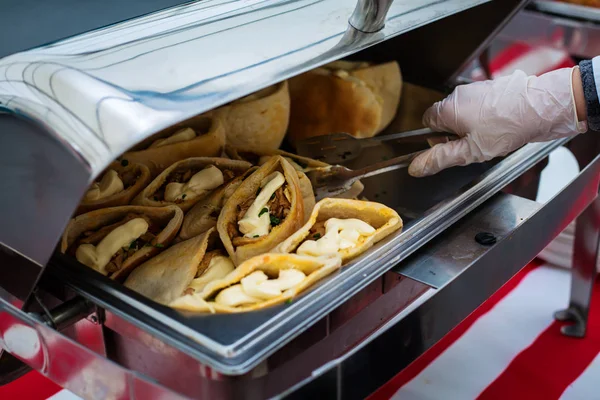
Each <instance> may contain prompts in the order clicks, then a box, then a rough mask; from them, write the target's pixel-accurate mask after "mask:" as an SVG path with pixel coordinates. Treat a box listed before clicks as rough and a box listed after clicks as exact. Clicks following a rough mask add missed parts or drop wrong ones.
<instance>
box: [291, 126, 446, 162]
mask: <svg viewBox="0 0 600 400" xmlns="http://www.w3.org/2000/svg"><path fill="white" fill-rule="evenodd" d="M417 136H421V137H423V138H426V139H429V138H436V137H438V138H439V137H448V136H452V134H451V133H447V132H434V131H432V130H431V129H429V128H423V129H417V130H413V131H407V132H400V133H394V134H391V135H385V136H379V137H373V138H368V139H357V138H355V137H354V136H352V135H350V134H348V133H332V134H330V135H323V136H315V137H311V138H308V139H304V140H301V141H299V142H298V143H296V150H297V153H298V155H301V156H304V157H309V158H312V159H313V160H319V161H323V162H325V163H327V164H331V165H335V164H341V163H344V162H347V161H350V160H353V159H355V158H357V157H358V156H359V155H360V153H361V151H362V150H363V149H365V148H368V147H374V146H379V145H381V144H382V143H383V142H388V141H391V140H400V139H406V138H413V137H417Z"/></svg>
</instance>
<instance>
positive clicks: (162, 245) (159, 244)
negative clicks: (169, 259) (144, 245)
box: [154, 243, 165, 249]
mask: <svg viewBox="0 0 600 400" xmlns="http://www.w3.org/2000/svg"><path fill="white" fill-rule="evenodd" d="M154 247H157V248H159V249H162V248H163V247H165V245H164V244H162V243H156V244H155V245H154Z"/></svg>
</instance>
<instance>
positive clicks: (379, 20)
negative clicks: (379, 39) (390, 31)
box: [348, 0, 394, 33]
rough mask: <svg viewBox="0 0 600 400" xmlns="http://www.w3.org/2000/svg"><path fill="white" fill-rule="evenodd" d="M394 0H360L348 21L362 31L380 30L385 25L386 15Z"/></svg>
mask: <svg viewBox="0 0 600 400" xmlns="http://www.w3.org/2000/svg"><path fill="white" fill-rule="evenodd" d="M393 1H394V0H358V3H356V8H355V9H354V12H353V13H352V16H351V17H350V20H349V21H348V22H349V23H350V25H351V26H352V27H353V28H354V29H356V30H359V31H361V32H365V33H375V32H379V31H380V30H382V29H383V27H384V26H385V17H386V16H387V13H388V11H389V9H390V6H391V5H392V2H393Z"/></svg>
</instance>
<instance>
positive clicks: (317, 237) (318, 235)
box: [313, 233, 321, 240]
mask: <svg viewBox="0 0 600 400" xmlns="http://www.w3.org/2000/svg"><path fill="white" fill-rule="evenodd" d="M313 239H315V240H319V239H321V234H320V233H315V234H314V235H313Z"/></svg>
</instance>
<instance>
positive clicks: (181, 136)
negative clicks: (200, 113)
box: [149, 128, 196, 149]
mask: <svg viewBox="0 0 600 400" xmlns="http://www.w3.org/2000/svg"><path fill="white" fill-rule="evenodd" d="M195 137H196V132H194V130H193V129H192V128H184V129H181V130H179V131H177V132H175V133H174V134H172V135H171V136H169V137H168V138H166V139H158V140H156V141H155V142H153V143H152V144H151V145H150V147H149V148H150V149H152V148H154V147H162V146H166V145H169V144H175V143H180V142H187V141H188V140H192V139H194V138H195Z"/></svg>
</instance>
